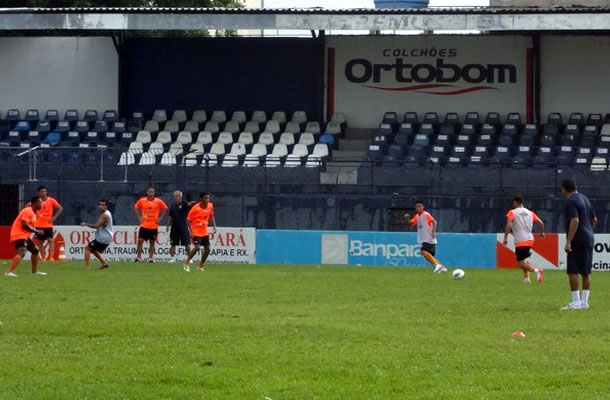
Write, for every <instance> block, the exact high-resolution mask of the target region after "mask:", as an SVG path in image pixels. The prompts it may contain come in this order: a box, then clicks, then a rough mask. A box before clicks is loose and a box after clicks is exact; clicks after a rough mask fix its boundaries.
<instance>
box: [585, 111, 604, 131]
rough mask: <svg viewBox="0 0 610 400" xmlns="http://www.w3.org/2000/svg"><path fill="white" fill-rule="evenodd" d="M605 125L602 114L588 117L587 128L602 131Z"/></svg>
mask: <svg viewBox="0 0 610 400" xmlns="http://www.w3.org/2000/svg"><path fill="white" fill-rule="evenodd" d="M603 124H604V120H603V119H602V115H601V114H589V116H588V117H587V126H594V127H596V128H597V129H596V131H598V130H600V129H601V127H602V125H603Z"/></svg>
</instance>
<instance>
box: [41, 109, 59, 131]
mask: <svg viewBox="0 0 610 400" xmlns="http://www.w3.org/2000/svg"><path fill="white" fill-rule="evenodd" d="M43 121H47V122H50V123H51V129H55V127H56V126H57V123H58V122H59V112H58V111H57V110H47V112H46V113H45V115H44V120H43Z"/></svg>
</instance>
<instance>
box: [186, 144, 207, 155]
mask: <svg viewBox="0 0 610 400" xmlns="http://www.w3.org/2000/svg"><path fill="white" fill-rule="evenodd" d="M189 153H191V154H193V153H194V154H203V153H204V150H203V145H202V144H201V143H193V144H192V145H191V147H190V148H189Z"/></svg>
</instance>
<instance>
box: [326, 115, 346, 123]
mask: <svg viewBox="0 0 610 400" xmlns="http://www.w3.org/2000/svg"><path fill="white" fill-rule="evenodd" d="M330 120H331V122H337V123H338V124H339V125H340V124H344V123H346V122H347V119H346V118H345V114H344V113H334V114H333V116H332V118H331V119H330Z"/></svg>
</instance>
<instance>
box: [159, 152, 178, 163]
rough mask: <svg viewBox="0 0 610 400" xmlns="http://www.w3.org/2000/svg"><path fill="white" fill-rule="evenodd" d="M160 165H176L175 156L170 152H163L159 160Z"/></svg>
mask: <svg viewBox="0 0 610 400" xmlns="http://www.w3.org/2000/svg"><path fill="white" fill-rule="evenodd" d="M159 164H161V165H165V166H168V165H176V156H175V155H174V154H172V153H164V154H163V155H162V156H161V161H160V162H159Z"/></svg>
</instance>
